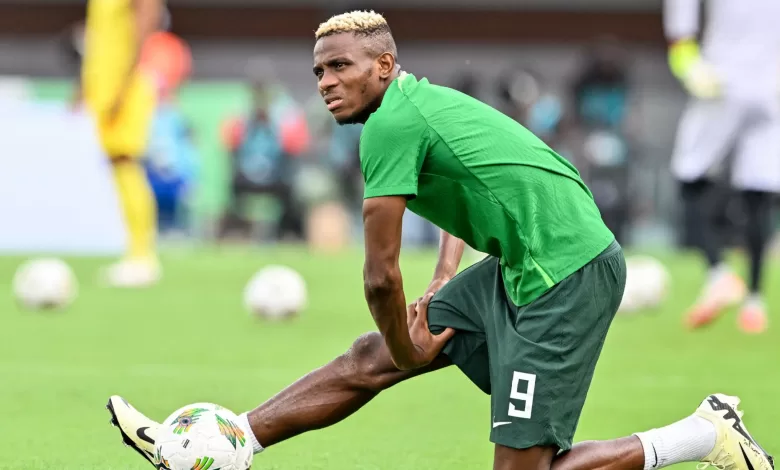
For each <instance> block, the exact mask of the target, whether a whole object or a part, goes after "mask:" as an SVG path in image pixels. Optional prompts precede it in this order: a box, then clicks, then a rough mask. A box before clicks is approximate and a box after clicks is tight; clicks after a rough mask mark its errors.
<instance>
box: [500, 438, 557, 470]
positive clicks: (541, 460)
mask: <svg viewBox="0 0 780 470" xmlns="http://www.w3.org/2000/svg"><path fill="white" fill-rule="evenodd" d="M557 453H558V448H557V447H554V446H546V447H543V446H537V447H531V448H528V449H513V448H511V447H506V446H502V445H499V444H496V449H495V452H494V454H493V470H517V469H523V470H550V468H551V467H552V461H553V459H554V458H555V455H556V454H557Z"/></svg>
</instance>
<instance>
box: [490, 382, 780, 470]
mask: <svg viewBox="0 0 780 470" xmlns="http://www.w3.org/2000/svg"><path fill="white" fill-rule="evenodd" d="M738 404H739V399H737V398H735V397H728V396H725V395H710V396H709V397H707V399H705V400H704V401H703V402H702V404H701V405H700V406H699V408H698V409H697V410H696V411H695V412H694V413H693V414H692V415H691V416H688V417H687V418H685V419H682V420H680V421H677V422H676V423H673V424H670V425H668V426H665V427H662V428H659V429H652V430H650V431H647V432H643V433H637V434H635V435H633V436H630V437H622V438H619V439H613V440H608V441H586V442H580V443H578V444H577V445H575V446H574V447H572V448H571V450H569V451H567V452H563V453H559V454H557V455H556V451H557V449H556V448H554V447H533V448H529V449H522V450H518V449H512V448H509V447H504V446H496V452H495V464H494V468H495V469H496V470H511V469H538V468H542V469H545V470H547V469H549V468H552V470H593V469H600V470H653V469H658V468H663V467H668V466H670V465H674V464H678V463H682V462H706V463H709V464H711V465H712V466H714V467H716V468H729V469H735V470H736V469H739V470H759V469H761V470H772V469H774V462H773V460H772V457H771V456H769V455H768V454H767V453H766V452H765V451H764V450H763V449H762V448H761V447H760V446H759V445H758V443H757V442H756V441H755V439H754V438H753V437H752V436H751V435H750V433H749V432H748V431H747V428H746V427H745V423H744V422H743V420H742V412H741V411H740V410H738V409H737V405H738Z"/></svg>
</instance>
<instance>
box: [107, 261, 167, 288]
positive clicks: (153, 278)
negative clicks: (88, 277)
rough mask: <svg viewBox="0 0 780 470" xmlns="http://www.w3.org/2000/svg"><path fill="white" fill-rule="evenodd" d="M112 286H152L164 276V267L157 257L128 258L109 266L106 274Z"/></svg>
mask: <svg viewBox="0 0 780 470" xmlns="http://www.w3.org/2000/svg"><path fill="white" fill-rule="evenodd" d="M104 277H105V280H106V282H107V283H108V284H109V285H110V286H112V287H120V288H143V287H151V286H153V285H155V284H157V283H158V282H160V278H161V277H162V268H161V267H160V263H159V262H158V261H157V260H156V259H146V258H137V259H136V258H127V259H123V260H121V261H119V262H117V263H115V264H113V265H111V266H109V267H108V268H107V269H106V271H105V274H104Z"/></svg>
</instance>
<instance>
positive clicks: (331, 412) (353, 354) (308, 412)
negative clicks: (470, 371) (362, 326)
mask: <svg viewBox="0 0 780 470" xmlns="http://www.w3.org/2000/svg"><path fill="white" fill-rule="evenodd" d="M448 365H450V361H449V360H448V359H447V358H446V357H444V356H440V357H439V358H437V359H436V360H434V362H433V363H431V364H430V365H428V366H427V367H424V368H421V369H416V370H410V371H400V370H398V369H397V368H396V367H395V364H393V361H392V359H391V357H390V351H389V350H388V349H387V345H386V344H385V341H384V339H383V338H382V336H381V335H380V334H379V333H375V332H374V333H368V334H365V335H363V336H361V337H359V338H358V339H357V340H356V341H355V342H354V344H353V345H352V347H351V348H350V349H349V350H348V351H347V352H346V353H344V354H342V355H341V356H339V357H337V358H336V359H334V360H333V361H331V362H330V363H328V364H327V365H325V366H324V367H322V368H320V369H317V370H315V371H313V372H310V373H309V374H307V375H305V376H304V377H302V378H301V379H299V380H298V381H297V382H295V383H293V384H292V385H290V386H289V387H287V388H285V389H284V390H282V391H281V392H279V393H278V394H277V395H275V396H274V397H272V398H271V399H269V400H268V401H266V402H265V403H263V404H261V405H260V406H258V407H257V408H255V409H254V410H252V411H250V412H248V413H245V414H244V415H242V416H241V417H240V418H241V419H242V421H243V420H244V419H246V422H248V424H249V426H250V427H251V430H252V434H254V436H255V439H256V442H254V444H255V451H259V450H260V448H259V447H258V444H259V445H260V446H262V447H268V446H270V445H273V444H276V443H278V442H281V441H284V440H286V439H289V438H291V437H294V436H296V435H298V434H301V433H304V432H307V431H312V430H315V429H321V428H324V427H328V426H331V425H333V424H336V423H338V422H339V421H341V420H343V419H345V418H347V417H348V416H349V415H351V414H352V413H354V412H355V411H357V410H358V409H360V408H361V407H363V406H364V405H365V404H366V403H368V402H369V401H371V400H372V399H373V398H374V397H376V396H377V395H378V394H379V393H380V392H381V391H383V390H386V389H388V388H390V387H392V386H393V385H395V384H398V383H400V382H403V381H404V380H407V379H410V378H412V377H416V376H418V375H422V374H425V373H428V372H431V371H434V370H438V369H441V368H443V367H446V366H448ZM239 424H246V423H239Z"/></svg>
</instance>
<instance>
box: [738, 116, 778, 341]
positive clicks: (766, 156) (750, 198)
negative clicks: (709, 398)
mask: <svg viewBox="0 0 780 470" xmlns="http://www.w3.org/2000/svg"><path fill="white" fill-rule="evenodd" d="M765 106H766V108H767V109H765V110H763V111H764V113H762V114H761V115H759V117H758V118H756V119H755V120H754V121H753V125H751V126H750V127H749V128H748V129H747V131H746V132H745V134H744V135H743V137H742V139H741V141H740V145H739V147H738V149H737V155H736V160H735V162H734V170H733V183H734V186H735V187H737V188H739V189H740V191H741V195H742V202H743V207H744V210H745V215H746V227H745V229H746V237H745V242H746V247H747V252H748V255H749V262H750V275H749V288H750V295H749V297H748V299H747V301H746V302H745V304H744V306H743V308H742V310H741V312H740V315H739V317H738V318H739V326H740V327H741V328H742V329H743V330H744V331H746V332H749V333H760V332H762V331H764V330H765V329H766V327H767V323H768V322H767V313H766V307H765V305H764V303H763V301H762V298H761V274H762V271H763V268H764V253H765V251H766V248H767V245H768V243H769V240H770V238H771V235H772V224H773V217H772V216H773V213H772V212H773V211H772V203H773V198H774V193H777V192H780V157H778V155H780V109H778V108H780V106H778V105H777V104H775V103H770V104H766V105H765Z"/></svg>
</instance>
